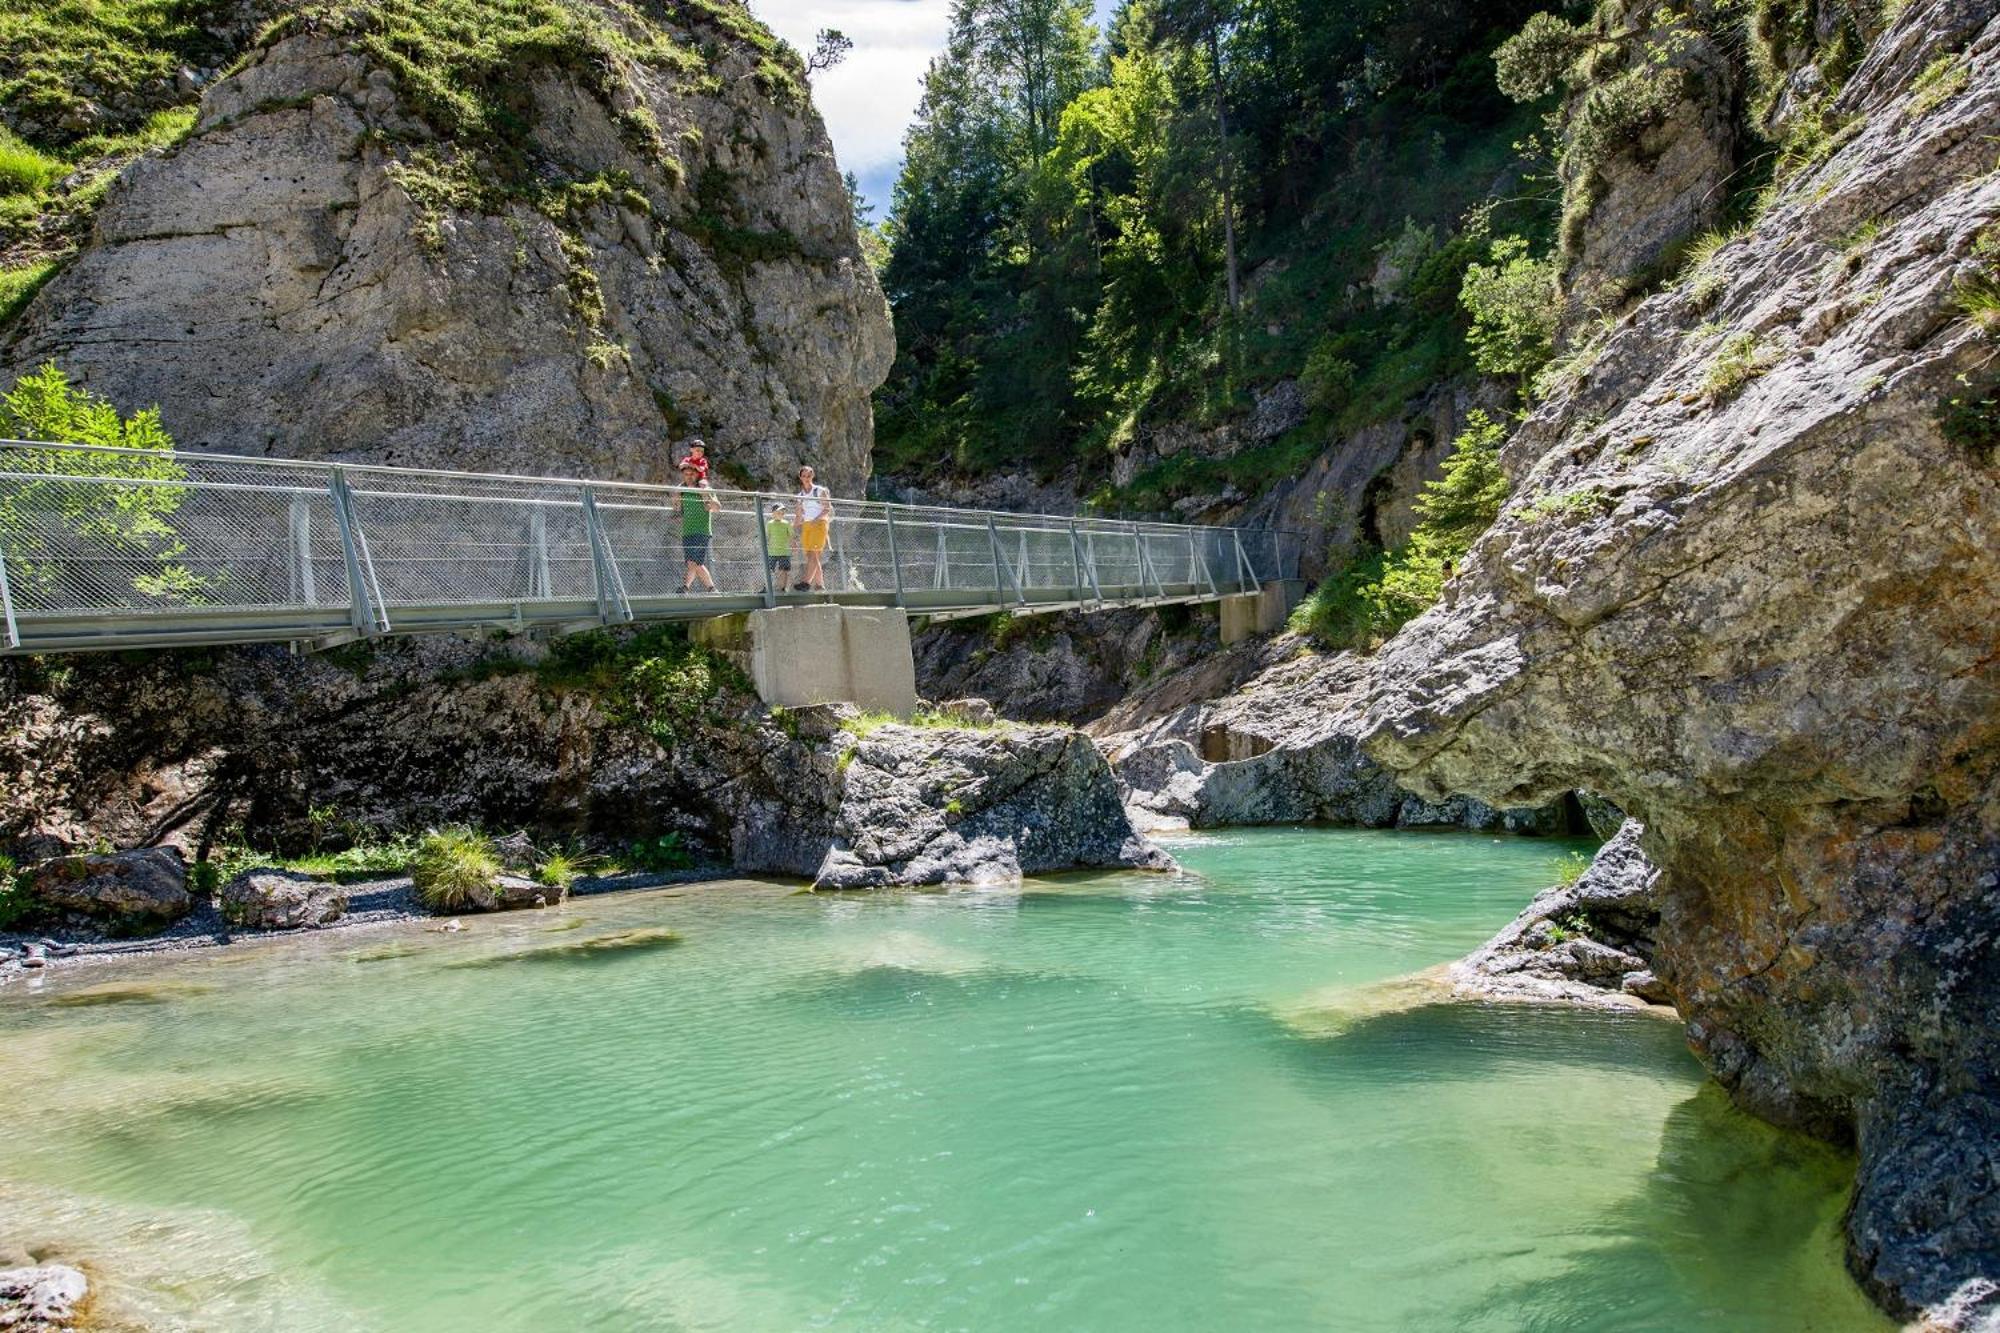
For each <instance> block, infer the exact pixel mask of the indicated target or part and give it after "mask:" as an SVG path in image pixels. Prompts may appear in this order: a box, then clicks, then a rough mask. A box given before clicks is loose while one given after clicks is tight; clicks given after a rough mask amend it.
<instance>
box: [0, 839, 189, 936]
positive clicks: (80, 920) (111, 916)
mask: <svg viewBox="0 0 2000 1333" xmlns="http://www.w3.org/2000/svg"><path fill="white" fill-rule="evenodd" d="M22 879H23V882H24V884H25V886H26V891H27V895H28V903H29V913H30V919H31V920H35V921H39V922H45V923H49V924H58V923H60V924H66V925H77V926H83V927H86V928H92V929H99V930H104V931H107V932H109V933H111V934H114V935H118V934H134V933H138V932H142V931H146V930H157V929H158V928H160V927H161V926H165V925H169V924H171V923H173V922H175V921H178V920H180V919H181V918H182V917H184V916H186V915H187V914H188V913H189V912H190V911H192V910H193V908H194V897H193V895H191V894H190V893H189V892H188V889H187V867H186V865H185V864H184V863H183V862H182V860H181V854H180V853H179V852H178V851H177V850H175V849H174V848H171V847H142V848H139V849H138V850H136V851H129V852H105V853H100V852H83V853H79V854H77V855H74V856H59V857H55V858H53V859H50V860H47V861H41V862H38V863H36V864H35V865H31V866H29V867H27V868H26V870H25V871H24V872H23V873H22Z"/></svg>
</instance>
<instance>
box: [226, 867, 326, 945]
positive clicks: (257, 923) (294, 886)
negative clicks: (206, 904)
mask: <svg viewBox="0 0 2000 1333" xmlns="http://www.w3.org/2000/svg"><path fill="white" fill-rule="evenodd" d="M216 898H217V900H218V902H219V903H220V905H221V907H222V919H223V920H225V921H227V922H228V923H229V924H230V925H232V926H240V927H243V928H244V929H247V930H297V929H298V928H300V927H301V926H327V925H332V924H333V923H334V922H335V921H338V920H340V918H341V917H343V916H345V915H346V914H347V893H346V891H345V890H343V889H342V888H341V887H340V886H339V885H337V884H332V883H329V882H328V881H326V880H323V879H316V878H314V877H313V876H311V875H302V874H299V873H298V872H297V871H292V870H277V869H272V868H269V867H266V868H263V869H257V870H246V871H244V872H243V873H242V874H240V875H237V876H236V877H235V878H233V879H231V880H230V881H229V882H228V883H226V884H224V885H223V886H222V888H221V889H220V890H219V891H218V892H217V894H216Z"/></svg>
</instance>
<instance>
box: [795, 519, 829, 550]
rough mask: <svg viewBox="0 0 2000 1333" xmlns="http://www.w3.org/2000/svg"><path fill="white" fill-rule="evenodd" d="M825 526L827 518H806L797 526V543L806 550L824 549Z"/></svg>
mask: <svg viewBox="0 0 2000 1333" xmlns="http://www.w3.org/2000/svg"><path fill="white" fill-rule="evenodd" d="M826 526H827V520H825V519H823V518H809V519H807V520H806V521H805V523H804V524H802V525H801V526H800V528H799V545H800V546H802V547H804V548H805V549H806V550H808V551H824V550H825V549H826Z"/></svg>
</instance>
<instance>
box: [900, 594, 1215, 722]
mask: <svg viewBox="0 0 2000 1333" xmlns="http://www.w3.org/2000/svg"><path fill="white" fill-rule="evenodd" d="M996 627H997V629H996ZM911 647H912V649H913V650H914V652H915V655H916V665H917V691H918V693H919V694H921V695H923V696H924V697H925V698H927V699H947V698H954V697H958V696H964V695H971V696H974V697H977V698H980V699H984V700H987V701H988V702H990V703H991V704H992V705H993V707H994V708H995V710H997V711H998V713H999V714H1000V716H1002V717H1008V718H1013V719H1015V720H1017V721H1022V722H1067V723H1070V724H1072V725H1075V724H1080V723H1083V722H1086V721H1088V720H1090V719H1092V718H1095V717H1098V716H1099V715H1101V714H1103V713H1104V712H1105V711H1107V710H1108V709H1110V708H1111V707H1113V706H1114V705H1115V704H1117V703H1118V701H1119V700H1121V699H1123V698H1124V697H1125V696H1126V695H1127V694H1128V693H1130V692H1131V690H1132V689H1133V687H1134V686H1135V685H1137V684H1139V683H1141V682H1143V681H1145V680H1149V679H1154V678H1157V677H1158V676H1161V675H1164V674H1166V673H1169V672H1172V671H1175V670H1178V669H1179V668H1181V667H1185V666H1188V665H1191V664H1193V663H1195V662H1199V661H1201V660H1203V659H1204V658H1206V657H1207V656H1209V655H1210V654H1212V653H1213V652H1214V651H1215V649H1216V647H1217V636H1216V621H1215V619H1214V617H1213V616H1206V617H1204V616H1196V615H1192V614H1190V613H1189V612H1187V611H1186V610H1184V609H1179V608H1167V609H1164V610H1161V611H1129V610H1112V611H1093V612H1089V613H1087V614H1086V613H1074V612H1061V613H1058V614H1055V615H1047V616H1033V617H1028V618H1026V619H1021V620H1015V619H1013V618H1012V617H1003V618H998V619H996V620H995V621H993V622H991V623H989V622H987V621H974V622H957V621H947V622H945V623H944V624H939V625H931V626H927V627H925V628H924V629H921V630H919V631H917V632H916V633H915V634H914V635H913V636H912V641H911Z"/></svg>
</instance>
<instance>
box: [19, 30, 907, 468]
mask: <svg viewBox="0 0 2000 1333" xmlns="http://www.w3.org/2000/svg"><path fill="white" fill-rule="evenodd" d="M579 3H580V4H581V5H583V6H585V7H586V9H587V12H590V13H591V14H592V15H593V19H592V21H593V22H598V23H601V24H602V25H607V26H606V28H605V31H606V32H608V33H609V34H610V36H609V37H607V38H606V39H605V45H604V51H603V52H597V53H593V54H592V55H591V56H590V58H589V59H587V60H583V61H581V62H579V63H578V64H577V65H575V66H571V65H565V64H564V63H562V62H561V61H559V60H553V59H552V60H545V61H543V62H541V63H539V64H534V65H528V66H523V67H518V68H514V69H510V70H507V71H505V72H504V79H505V80H506V81H507V82H509V83H510V85H511V84H516V83H517V84H518V86H517V87H513V88H512V91H511V93H510V94H509V95H510V96H512V97H513V98H514V99H515V101H517V102H518V103H519V104H520V105H519V107H518V109H517V111H515V112H513V113H510V114H514V115H515V116H516V117H517V120H518V121H519V122H520V123H522V124H524V125H525V126H526V130H525V137H524V138H523V140H522V141H521V142H519V143H509V144H505V145H501V146H500V147H499V148H497V149H496V148H493V146H492V145H486V147H485V148H483V149H481V150H480V151H477V152H475V151H474V147H473V146H474V144H475V143H476V142H478V141H477V137H476V136H474V135H472V134H470V133H469V132H459V133H452V134H446V133H444V132H443V131H441V130H440V128H439V127H438V126H437V125H434V124H432V123H431V121H430V119H427V117H432V118H435V112H434V111H433V110H432V108H430V107H428V106H426V105H424V104H422V103H421V102H420V101H419V100H418V99H416V98H414V97H413V96H412V95H411V93H410V91H409V89H408V88H406V87H405V86H404V85H403V84H402V83H401V82H400V81H399V79H398V78H397V77H396V75H395V74H394V73H392V71H391V70H390V69H389V68H387V67H385V64H384V63H383V62H382V61H381V60H379V59H377V58H375V57H374V56H372V55H371V54H369V53H368V51H367V50H366V49H365V44H364V41H363V39H362V35H357V32H359V31H361V30H349V29H348V28H344V27H342V26H341V25H340V24H338V23H330V22H320V21H316V20H313V19H310V18H308V19H307V20H305V21H302V22H297V23H293V24H291V25H290V26H289V27H285V28H281V29H279V30H278V31H279V33H280V34H281V35H279V36H278V37H277V38H276V39H275V40H270V41H268V42H267V44H266V45H264V46H263V47H261V48H260V49H255V50H252V51H250V52H249V53H248V55H247V57H246V59H245V62H244V63H243V64H242V65H241V66H240V68H238V69H237V70H236V72H234V73H232V74H231V75H229V76H228V77H227V78H224V79H221V80H219V81H218V82H216V83H214V84H212V85H211V86H210V87H209V88H208V89H207V90H206V91H205V93H204V94H203V96H202V99H201V108H200V116H199V120H198V122H197V124H196V127H195V130H194V132H193V134H192V136H191V137H190V138H188V139H187V140H186V141H184V142H183V143H181V144H180V145H179V146H178V147H176V148H173V149H171V150H168V151H166V152H164V153H160V154H155V155H151V156H148V157H146V158H143V159H141V160H140V161H138V162H135V163H134V164H133V165H132V166H130V167H129V168H128V169H127V170H126V171H125V172H124V173H123V174H122V176H121V177H120V178H119V179H118V180H117V182H116V183H115V184H114V185H113V186H112V188H111V191H110V194H109V196H108V198H107V199H106V200H105V202H104V204H103V206H102V208H101V210H100V212H99V213H98V215H97V219H96V227H95V232H94V235H93V237H92V240H91V242H90V244H89V245H88V246H87V247H86V248H85V249H84V250H83V251H82V253H81V254H79V255H78V256H77V257H76V258H75V259H74V261H73V262H72V263H71V264H70V265H69V266H68V268H67V269H66V270H65V271H64V272H62V273H61V274H60V275H58V276H57V277H56V278H55V279H54V281H52V282H51V283H50V284H49V286H48V287H47V288H46V289H44V290H43V291H42V293H41V294H40V296H39V297H38V298H37V299H36V300H35V302H34V304H33V305H32V306H31V307H30V308H29V310H28V311H27V312H26V314H25V316H24V317H23V318H22V319H21V320H19V321H18V322H17V323H16V325H15V327H14V328H13V329H12V330H10V331H9V332H8V334H7V337H6V341H5V344H4V346H0V382H5V381H6V380H9V379H11V378H12V376H14V375H15V374H18V373H20V372H21V371H23V370H25V369H29V368H32V367H33V366H36V365H38V364H40V363H42V362H44V361H48V360H53V361H55V362H57V363H59V364H60V365H62V366H63V367H64V368H66V369H67V370H69V371H70V372H72V374H74V375H76V376H77V377H79V378H81V379H82V380H83V382H84V383H85V384H87V386H88V387H90V388H91V389H93V390H95V391H97V392H99V393H101V394H104V395H106V396H108V397H109V398H111V399H112V400H113V401H114V402H116V403H118V404H119V405H120V406H121V407H122V408H125V409H127V410H131V409H134V408H137V407H141V406H145V405H147V404H150V403H158V404H159V405H160V407H161V410H162V413H163V416H164V419H165V422H166V425H167V427H168V429H169V430H170V431H171V432H172V433H173V435H174V436H175V438H176V439H177V440H178V441H179V442H180V443H181V444H182V445H183V446H184V447H187V448H196V449H220V450H227V451H233V452H244V453H254V454H269V455H275V456H282V457H299V458H345V459H353V460H357V461H359V460H365V461H370V462H377V463H391V464H405V465H440V466H451V467H459V468H467V469H488V470H493V469H501V470H508V471H519V472H535V473H556V474H589V475H600V476H615V477H621V478H626V479H634V480H660V479H663V478H664V477H665V475H666V468H667V467H668V466H669V463H668V457H667V449H666V447H665V442H666V440H667V439H668V438H670V437H678V436H679V435H682V434H684V433H688V432H696V431H698V432H700V433H702V434H704V435H705V436H706V437H707V438H708V440H709V441H710V442H711V450H712V454H713V455H714V456H716V457H717V458H719V460H720V461H721V462H722V464H723V470H722V473H721V476H720V477H719V478H718V480H723V479H727V478H730V477H734V478H737V479H739V480H751V479H754V480H756V481H759V482H774V481H778V480H781V479H788V478H789V477H790V475H791V473H792V470H793V469H794V468H795V466H796V464H797V462H798V461H799V460H800V459H801V458H802V457H803V458H810V459H812V460H813V461H814V462H815V463H817V464H818V466H819V468H820V474H821V478H822V480H823V481H825V482H826V483H827V484H829V485H831V486H832V487H833V488H834V489H835V490H836V491H841V492H847V493H859V491H860V489H861V487H862V485H863V483H864V482H865V479H866V476H867V471H868V449H869V445H870V441H871V434H872V419H871V408H870V403H869V396H870V394H871V393H872V392H873V390H874V388H875V386H876V385H877V384H878V383H879V382H880V381H881V380H882V378H883V376H884V375H886V373H887V371H888V367H889V362H890V359H891V357H892V355H893V334H892V331H891V329H890V325H889V318H888V311H887V307H886V305H885V303H884V301H883V298H882V293H881V290H880V288H879V286H878V285H877V283H876V281H875V278H874V275H873V273H872V271H871V270H870V268H869V266H868V265H867V264H866V262H864V261H863V259H862V258H861V254H860V250H859V247H858V244H857V242H856V238H855V233H854V227H853V219H852V216H851V213H850V210H849V207H848V202H847V197H846V193H845V190H844V188H843V187H842V184H841V180H840V174H839V171H838V168H837V167H836V165H835V162H834V158H833V153H832V150H831V147H830V145H829V143H828V140H827V137H826V132H825V129H824V128H823V126H822V125H821V123H820V119H819V116H818V115H817V113H815V112H814V111H813V110H812V108H811V105H810V103H809V102H808V101H806V100H804V99H803V97H802V96H801V95H798V94H796V93H794V92H790V91H787V88H786V87H785V86H784V85H782V84H780V85H775V86H774V84H773V82H772V80H771V79H770V78H769V77H768V71H764V70H763V67H764V66H765V65H767V64H768V63H769V61H770V60H771V57H769V56H767V55H765V54H763V53H762V52H761V51H760V49H759V48H758V46H757V45H756V44H755V43H754V42H752V41H749V40H746V39H745V38H744V37H743V35H742V32H743V31H744V29H741V28H739V29H737V30H734V31H726V30H724V28H723V27H721V26H718V24H717V21H716V20H715V19H714V18H713V17H712V16H704V14H703V12H702V11H700V10H698V9H696V8H694V7H692V6H684V7H677V8H676V9H670V10H668V11H667V12H668V13H670V14H672V13H678V14H679V15H680V17H679V18H677V19H674V20H672V21H668V20H659V21H652V20H641V19H639V18H636V17H634V16H633V14H634V13H635V12H636V11H630V10H629V8H625V7H614V6H611V5H608V4H607V5H602V6H596V0H579ZM590 6H596V8H595V9H589V8H588V7H590ZM621 9H624V12H621ZM306 12H307V14H309V15H310V14H312V13H313V12H314V11H313V9H312V8H311V7H308V8H307V10H306ZM746 21H747V19H746ZM363 29H365V25H363ZM364 35H365V33H364ZM663 37H664V39H665V40H666V42H670V43H672V45H671V47H669V46H667V45H664V44H661V39H662V38H663ZM649 43H651V44H653V45H648V44H649ZM667 52H671V53H672V57H671V58H669V55H668V54H663V53H667ZM689 53H694V54H693V56H692V57H691V56H690V55H689ZM691 59H692V60H693V61H694V63H695V64H697V65H699V66H700V67H699V68H691V67H690V64H689V62H690V60H691ZM502 150H504V151H502ZM482 153H483V154H484V155H483V156H482ZM517 160H518V162H520V163H521V164H523V165H521V166H520V167H519V171H520V176H519V179H517V180H513V181H500V180H497V179H495V172H494V168H493V165H492V164H493V163H494V162H508V161H517Z"/></svg>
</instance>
